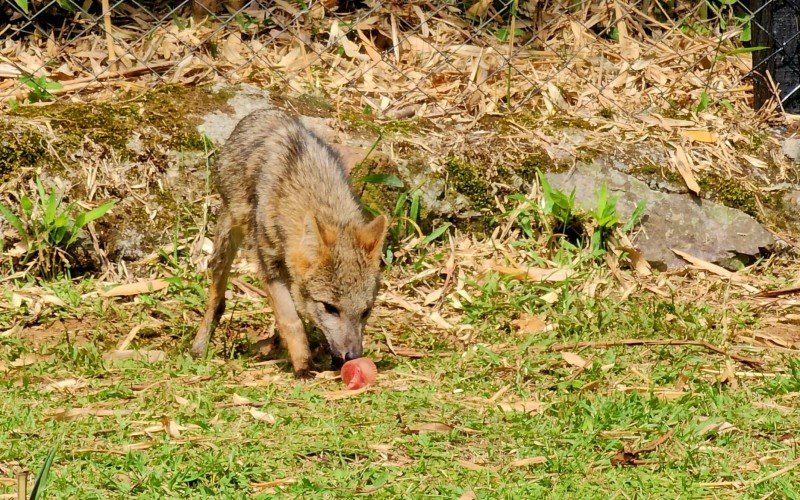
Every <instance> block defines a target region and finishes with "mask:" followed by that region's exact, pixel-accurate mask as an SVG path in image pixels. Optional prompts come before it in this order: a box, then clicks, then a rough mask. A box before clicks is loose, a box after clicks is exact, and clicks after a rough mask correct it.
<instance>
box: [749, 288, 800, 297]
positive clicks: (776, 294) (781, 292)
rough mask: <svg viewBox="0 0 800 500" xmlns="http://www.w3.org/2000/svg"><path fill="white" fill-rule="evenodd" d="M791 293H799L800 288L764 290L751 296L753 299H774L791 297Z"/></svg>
mask: <svg viewBox="0 0 800 500" xmlns="http://www.w3.org/2000/svg"><path fill="white" fill-rule="evenodd" d="M793 293H800V286H793V287H790V288H781V289H780V290H764V291H763V292H758V293H757V294H755V295H753V297H764V298H770V299H771V298H775V297H782V296H784V295H791V294H793Z"/></svg>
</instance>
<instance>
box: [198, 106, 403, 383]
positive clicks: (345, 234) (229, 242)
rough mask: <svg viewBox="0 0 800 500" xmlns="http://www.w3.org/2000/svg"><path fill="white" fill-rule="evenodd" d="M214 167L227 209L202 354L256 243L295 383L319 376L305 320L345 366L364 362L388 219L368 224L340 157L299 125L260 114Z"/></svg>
mask: <svg viewBox="0 0 800 500" xmlns="http://www.w3.org/2000/svg"><path fill="white" fill-rule="evenodd" d="M214 170H215V172H214V174H215V176H216V185H217V189H218V191H219V193H220V195H221V197H222V207H221V209H220V212H219V215H218V220H217V227H216V234H215V239H214V253H213V255H212V257H211V261H210V263H209V269H210V271H211V285H210V287H209V290H208V304H207V307H206V312H205V316H204V318H203V321H202V323H201V324H200V328H199V329H198V331H197V335H196V336H195V338H194V342H193V343H192V347H191V353H192V355H194V356H198V357H199V356H204V355H205V353H206V351H207V349H208V343H209V340H210V338H211V335H212V333H213V332H214V329H215V328H216V326H217V323H218V321H219V319H220V316H221V315H222V313H223V312H224V310H225V288H226V287H227V282H228V275H229V272H230V268H231V264H232V262H233V259H234V257H235V255H236V251H237V249H238V248H239V246H240V245H241V244H242V242H243V240H244V239H246V238H249V239H250V241H251V242H252V246H253V248H254V250H255V255H256V257H257V261H258V266H259V270H260V272H259V273H260V279H261V280H262V282H263V285H264V286H266V289H267V292H268V294H269V296H270V298H271V304H272V307H273V310H274V314H275V320H276V326H277V329H278V332H279V334H280V337H281V338H282V340H283V341H284V343H285V345H286V347H287V349H288V351H289V357H290V358H291V362H292V367H293V369H294V373H295V376H296V377H298V378H305V377H308V376H310V373H309V372H310V370H311V369H312V363H311V352H310V350H309V344H308V339H307V337H306V332H305V327H304V323H303V319H305V320H307V321H309V322H310V323H311V324H312V325H313V326H315V327H317V328H318V329H319V330H321V332H322V334H323V335H324V337H325V339H326V340H327V344H328V347H329V349H330V353H331V357H332V359H333V361H334V363H335V364H337V365H341V363H343V362H344V361H346V360H349V359H354V358H358V357H360V356H361V355H362V352H363V345H362V332H363V329H364V323H365V322H366V320H367V318H368V317H369V315H370V313H371V311H372V305H373V303H374V301H375V296H376V294H377V291H378V286H379V280H380V259H381V253H382V248H383V241H384V238H385V235H386V229H387V219H386V217H384V216H383V215H380V216H378V217H376V218H374V219H373V220H372V221H370V222H367V221H366V220H365V218H364V215H363V212H362V208H361V205H360V203H359V202H358V200H357V199H356V197H355V196H354V195H353V193H352V190H351V187H350V184H349V182H348V175H347V172H346V170H345V167H344V164H343V162H342V160H341V158H340V156H339V154H338V153H337V152H336V151H335V150H334V149H332V148H331V147H330V146H329V145H328V144H326V143H325V142H324V141H323V140H322V139H321V138H320V137H319V136H318V135H316V134H315V133H314V132H312V131H310V130H309V129H308V128H306V127H305V126H303V125H302V124H301V123H300V121H298V120H297V119H294V118H291V117H288V116H287V115H285V114H283V113H281V112H278V111H274V110H259V111H255V112H253V113H252V114H250V115H248V116H246V117H245V118H243V119H242V120H241V122H239V124H238V125H237V126H236V128H235V129H234V131H233V133H232V134H231V136H230V138H229V139H228V142H227V143H226V144H225V145H224V147H223V148H222V150H221V151H220V154H219V157H218V159H217V161H216V163H215V167H214ZM301 318H302V319H301Z"/></svg>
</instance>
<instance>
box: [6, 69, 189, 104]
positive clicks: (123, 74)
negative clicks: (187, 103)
mask: <svg viewBox="0 0 800 500" xmlns="http://www.w3.org/2000/svg"><path fill="white" fill-rule="evenodd" d="M179 62H180V61H163V62H160V63H154V64H149V65H141V66H134V67H132V68H127V69H123V70H120V71H110V72H108V73H103V74H101V75H97V76H84V77H81V78H75V79H74V80H69V81H66V82H62V85H63V86H62V87H61V88H60V89H52V90H48V92H49V93H50V94H52V95H63V94H68V93H70V92H74V91H78V90H83V89H85V88H87V87H90V86H92V85H96V84H97V83H99V82H100V81H102V80H110V79H113V78H129V77H133V76H138V75H139V74H140V73H146V72H148V71H160V70H163V69H170V68H174V67H175V66H176V65H177V64H178V63H179ZM12 97H13V96H3V97H2V99H3V100H8V99H11V98H12Z"/></svg>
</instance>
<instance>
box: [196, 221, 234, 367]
mask: <svg viewBox="0 0 800 500" xmlns="http://www.w3.org/2000/svg"><path fill="white" fill-rule="evenodd" d="M241 242H242V231H241V228H239V227H235V226H234V225H233V220H232V219H231V216H230V215H229V214H227V213H223V214H221V215H220V218H219V220H218V222H217V234H216V236H215V237H214V254H213V255H212V256H211V261H210V262H209V269H210V270H211V285H210V286H209V288H208V303H207V304H206V312H205V315H204V316H203V321H202V323H200V328H198V329H197V334H196V335H195V337H194V341H193V342H192V348H191V350H190V351H189V352H190V353H191V355H192V356H194V357H196V358H200V357H203V356H205V355H206V351H207V350H208V343H209V341H210V340H211V335H213V334H214V330H215V329H216V328H217V323H219V319H220V317H222V313H224V312H225V289H226V288H227V286H228V275H229V274H230V271H231V264H233V259H234V257H236V250H238V249H239V245H240V244H241Z"/></svg>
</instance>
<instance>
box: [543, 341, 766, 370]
mask: <svg viewBox="0 0 800 500" xmlns="http://www.w3.org/2000/svg"><path fill="white" fill-rule="evenodd" d="M624 345H694V346H698V347H704V348H706V349H708V350H709V351H713V352H716V353H717V354H722V355H723V356H728V357H730V358H731V359H734V360H736V361H738V362H740V363H744V364H746V365H750V366H760V365H761V361H760V360H758V359H754V358H748V357H745V356H740V355H739V354H733V353H730V352H727V351H726V350H724V349H722V348H720V347H717V346H715V345H714V344H712V343H711V342H708V341H707V340H669V339H622V340H608V341H598V342H575V343H572V344H553V345H551V346H550V348H549V350H551V351H569V350H572V349H579V348H583V347H615V346H624Z"/></svg>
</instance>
